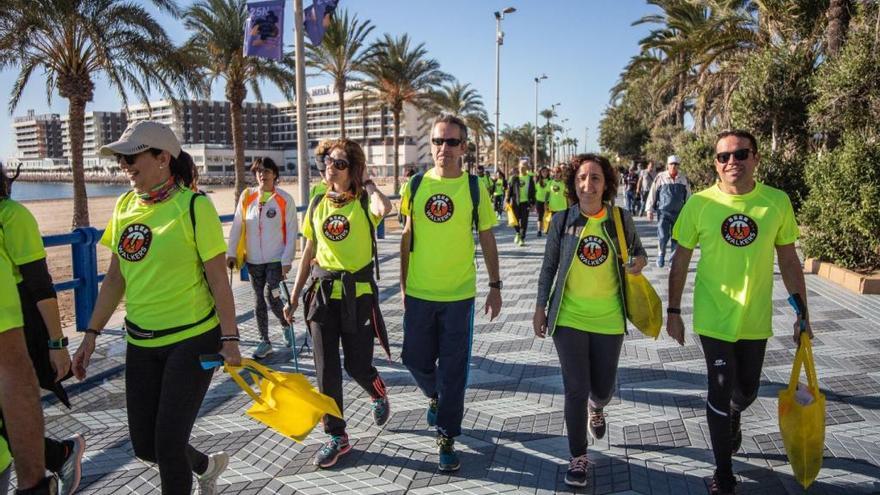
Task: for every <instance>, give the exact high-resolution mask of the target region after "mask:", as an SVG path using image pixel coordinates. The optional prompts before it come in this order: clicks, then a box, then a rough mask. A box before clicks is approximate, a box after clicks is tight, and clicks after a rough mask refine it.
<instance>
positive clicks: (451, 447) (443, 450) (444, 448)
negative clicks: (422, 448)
mask: <svg viewBox="0 0 880 495" xmlns="http://www.w3.org/2000/svg"><path fill="white" fill-rule="evenodd" d="M437 446H438V447H440V464H439V466H438V468H439V469H440V471H444V472H452V471H458V468H460V467H461V461H460V460H459V459H458V452H456V451H455V439H454V438H452V437H447V436H443V435H438V436H437Z"/></svg>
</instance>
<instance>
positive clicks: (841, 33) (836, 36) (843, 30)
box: [825, 0, 850, 58]
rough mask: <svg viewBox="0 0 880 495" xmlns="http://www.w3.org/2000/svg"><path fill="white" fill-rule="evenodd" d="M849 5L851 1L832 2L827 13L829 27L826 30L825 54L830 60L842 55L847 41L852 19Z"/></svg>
mask: <svg viewBox="0 0 880 495" xmlns="http://www.w3.org/2000/svg"><path fill="white" fill-rule="evenodd" d="M849 3H850V2H849V0H831V5H829V6H828V10H827V11H826V14H825V15H826V17H827V18H828V27H827V29H826V30H825V44H826V50H825V52H826V54H827V55H828V57H829V58H833V57H836V56H837V54H838V53H840V49H841V48H842V47H843V43H844V41H845V40H846V34H847V31H848V29H849V19H850V5H849Z"/></svg>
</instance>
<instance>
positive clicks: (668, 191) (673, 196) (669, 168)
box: [645, 155, 691, 268]
mask: <svg viewBox="0 0 880 495" xmlns="http://www.w3.org/2000/svg"><path fill="white" fill-rule="evenodd" d="M680 165H681V159H680V158H678V157H677V156H675V155H670V156H669V157H668V158H667V159H666V170H664V171H663V172H660V173H659V174H657V177H656V178H655V179H654V183H653V184H652V185H651V190H650V191H649V192H648V199H647V203H648V205H647V207H646V208H645V209H646V210H647V213H648V220H649V221H652V222H653V221H654V218H655V217H656V218H657V239H658V241H659V250H658V253H657V266H658V267H660V268H663V266H664V265H665V264H666V244H667V243H669V242H670V241H672V251H675V247H676V245H677V244H676V242H675V239H673V238H672V226H673V225H675V221H676V220H678V214H679V212H680V211H681V209H682V208H684V204H685V202H686V201H687V199H688V198H689V197H690V195H691V185H690V183H689V182H688V180H687V177H685V175H684V173H683V172H682V171H681V170H679V167H680Z"/></svg>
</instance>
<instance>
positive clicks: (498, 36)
mask: <svg viewBox="0 0 880 495" xmlns="http://www.w3.org/2000/svg"><path fill="white" fill-rule="evenodd" d="M514 12H516V8H515V7H507V8H505V9H504V10H502V11H500V12H498V11H496V12H495V170H496V171H497V170H498V166H499V165H498V139H499V132H500V127H501V125H500V120H501V45H503V44H504V31H502V30H501V21H502V20H504V15H505V14H512V13H514ZM505 172H506V171H505ZM505 175H506V174H505Z"/></svg>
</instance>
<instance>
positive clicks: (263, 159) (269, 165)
mask: <svg viewBox="0 0 880 495" xmlns="http://www.w3.org/2000/svg"><path fill="white" fill-rule="evenodd" d="M261 168H264V169H269V170H271V171H272V172H274V173H275V181H276V182H277V181H278V179H280V178H281V172H279V171H278V165H276V164H275V160H273V159H271V158H269V157H268V156H258V157H256V158H254V161H253V162H251V173H252V174H254V175H256V174H257V171H258V170H260V169H261Z"/></svg>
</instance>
